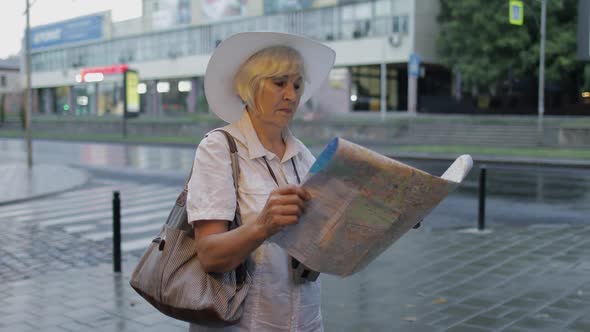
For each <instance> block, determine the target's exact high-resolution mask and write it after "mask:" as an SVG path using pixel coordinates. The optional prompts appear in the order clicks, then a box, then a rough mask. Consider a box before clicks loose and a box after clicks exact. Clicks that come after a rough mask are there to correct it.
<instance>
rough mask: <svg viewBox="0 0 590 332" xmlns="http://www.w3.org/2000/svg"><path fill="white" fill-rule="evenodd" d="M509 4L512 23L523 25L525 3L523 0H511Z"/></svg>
mask: <svg viewBox="0 0 590 332" xmlns="http://www.w3.org/2000/svg"><path fill="white" fill-rule="evenodd" d="M509 6H510V12H509V19H510V24H513V25H522V24H523V23H524V5H523V4H522V1H518V0H510V2H509Z"/></svg>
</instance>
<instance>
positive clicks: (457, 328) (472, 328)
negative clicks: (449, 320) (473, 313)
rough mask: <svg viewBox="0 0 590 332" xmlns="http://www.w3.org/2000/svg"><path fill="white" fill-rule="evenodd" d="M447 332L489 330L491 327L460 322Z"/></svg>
mask: <svg viewBox="0 0 590 332" xmlns="http://www.w3.org/2000/svg"><path fill="white" fill-rule="evenodd" d="M445 331H447V332H489V331H490V330H489V329H485V328H480V327H476V326H469V325H465V324H460V325H457V326H453V327H451V328H449V329H446V330H445Z"/></svg>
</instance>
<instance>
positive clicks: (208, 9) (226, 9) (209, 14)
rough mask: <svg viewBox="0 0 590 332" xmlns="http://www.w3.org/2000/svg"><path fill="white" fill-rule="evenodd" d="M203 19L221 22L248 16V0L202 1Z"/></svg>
mask: <svg viewBox="0 0 590 332" xmlns="http://www.w3.org/2000/svg"><path fill="white" fill-rule="evenodd" d="M201 5H202V12H203V18H204V19H206V20H219V19H223V18H227V17H235V16H244V15H246V7H247V6H248V0H202V1H201Z"/></svg>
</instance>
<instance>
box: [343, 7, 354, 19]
mask: <svg viewBox="0 0 590 332" xmlns="http://www.w3.org/2000/svg"><path fill="white" fill-rule="evenodd" d="M354 9H355V8H354V6H343V7H342V19H343V20H345V21H349V20H353V19H354Z"/></svg>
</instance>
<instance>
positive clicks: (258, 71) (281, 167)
mask: <svg viewBox="0 0 590 332" xmlns="http://www.w3.org/2000/svg"><path fill="white" fill-rule="evenodd" d="M334 58H335V53H334V51H333V50H332V49H330V48H328V47H326V46H324V45H322V44H320V43H318V42H315V41H312V40H309V39H307V38H303V37H300V36H295V35H289V34H283V33H270V32H249V33H240V34H237V35H234V36H232V37H230V38H228V39H227V40H225V41H224V42H223V43H221V44H220V45H219V46H218V47H217V49H216V50H215V52H214V53H213V55H212V57H211V60H210V61H209V64H208V66H207V71H206V75H205V93H206V97H207V101H208V103H209V105H210V107H211V109H212V110H213V112H215V114H217V115H218V116H219V117H220V118H221V119H223V120H224V121H226V122H228V123H230V124H229V125H227V126H225V127H223V128H222V129H223V130H225V131H227V132H228V133H230V134H231V135H232V136H233V138H234V139H235V141H236V144H237V147H238V155H239V166H240V169H241V171H240V178H239V193H238V197H236V194H235V190H234V183H233V179H232V169H231V162H230V158H229V152H228V151H229V147H228V142H227V140H226V138H225V137H224V135H223V133H220V132H212V133H210V134H209V135H208V136H207V137H206V138H205V139H203V141H202V142H201V143H200V145H199V147H198V148H197V153H196V157H195V163H194V167H193V173H192V174H193V175H192V178H191V180H190V182H189V186H188V189H189V194H188V202H187V213H188V218H189V221H190V222H191V224H192V225H193V227H194V232H195V239H196V243H197V252H198V253H199V260H200V262H201V265H202V266H203V268H204V269H205V271H207V272H227V271H231V270H233V269H235V268H236V267H237V266H238V265H239V264H240V263H242V262H244V261H245V260H246V259H248V262H249V271H250V272H251V276H252V285H251V288H250V290H249V292H248V295H247V297H246V300H245V302H244V312H243V315H242V318H241V319H240V321H239V323H238V324H237V325H232V326H230V327H226V328H225V330H227V331H322V330H323V326H322V315H321V311H320V282H319V280H318V281H311V280H308V281H304V282H301V281H299V280H294V279H295V278H294V277H293V275H292V274H293V273H292V269H293V263H297V262H296V261H293V259H292V258H291V257H289V255H288V254H287V252H286V251H285V250H284V249H283V248H281V247H279V246H278V245H276V244H274V243H272V242H270V241H267V240H268V239H269V237H271V236H272V235H273V234H275V233H277V232H280V231H281V230H282V229H283V228H284V227H286V226H288V225H293V224H296V223H297V221H298V219H299V216H300V215H301V214H302V213H303V210H304V208H305V203H306V201H307V200H310V199H312V198H311V196H310V194H309V193H307V192H306V191H304V190H303V189H302V188H300V187H299V184H300V183H301V180H302V179H303V178H304V177H305V175H306V174H307V172H308V170H309V168H310V167H311V165H312V164H313V162H314V157H313V155H312V154H311V153H310V152H309V150H308V149H307V148H306V147H305V145H303V143H301V141H299V140H298V139H297V138H295V137H294V136H293V135H292V134H291V132H290V131H289V129H288V125H289V123H290V122H291V120H293V116H294V115H295V113H296V111H297V108H298V106H299V104H300V103H301V102H305V101H307V100H308V99H309V97H310V96H311V94H312V93H314V92H315V91H317V89H318V88H319V87H320V86H321V85H322V83H323V82H324V81H325V79H326V78H327V76H328V74H329V72H330V69H331V68H332V65H333V63H334ZM236 204H237V206H238V207H239V211H240V215H241V218H242V224H243V225H242V226H241V227H238V228H236V229H233V230H230V231H228V223H229V222H230V220H232V219H233V218H234V213H235V211H236ZM210 330H217V329H216V328H210V327H203V326H198V325H195V324H192V325H191V326H190V331H210Z"/></svg>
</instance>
